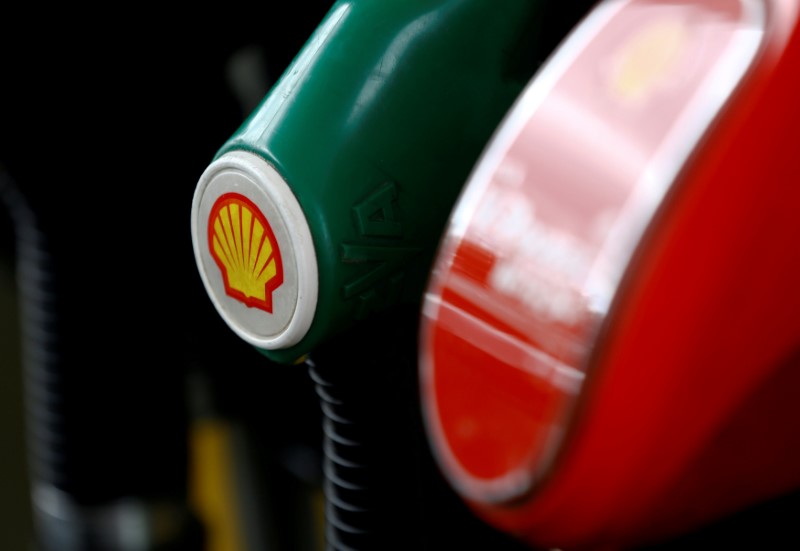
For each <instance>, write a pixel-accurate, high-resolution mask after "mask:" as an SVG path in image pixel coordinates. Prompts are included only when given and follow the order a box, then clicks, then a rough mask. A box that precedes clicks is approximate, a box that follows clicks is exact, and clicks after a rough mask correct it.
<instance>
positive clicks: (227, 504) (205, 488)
mask: <svg viewBox="0 0 800 551" xmlns="http://www.w3.org/2000/svg"><path fill="white" fill-rule="evenodd" d="M191 450H192V456H191V466H192V469H191V479H190V484H191V488H190V492H191V496H190V497H191V500H192V505H193V506H194V507H195V510H196V511H197V514H198V515H199V516H200V519H201V521H202V522H203V524H204V525H205V529H206V540H207V541H206V550H207V551H245V546H244V543H243V541H242V539H243V538H242V533H243V532H242V527H241V525H240V522H239V519H240V518H241V516H240V511H239V510H238V507H237V500H236V496H235V490H234V489H235V487H236V486H235V483H234V479H233V468H232V467H233V463H234V462H233V457H232V453H233V452H232V446H231V430H230V426H229V425H228V424H227V423H226V422H225V421H222V420H219V419H197V420H195V422H194V423H193V427H192V429H191Z"/></svg>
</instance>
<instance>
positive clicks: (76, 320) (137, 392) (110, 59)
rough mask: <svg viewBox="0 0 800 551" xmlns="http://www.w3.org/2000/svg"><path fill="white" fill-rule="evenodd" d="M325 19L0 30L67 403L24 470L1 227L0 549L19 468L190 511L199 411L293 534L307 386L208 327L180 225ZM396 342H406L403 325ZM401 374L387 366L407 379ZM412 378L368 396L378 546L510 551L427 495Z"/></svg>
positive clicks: (782, 509)
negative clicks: (49, 453)
mask: <svg viewBox="0 0 800 551" xmlns="http://www.w3.org/2000/svg"><path fill="white" fill-rule="evenodd" d="M330 5H331V2H324V1H318V0H314V1H304V2H294V3H293V2H281V3H272V2H260V3H252V4H238V5H235V6H230V7H226V8H224V9H213V10H207V9H202V10H193V11H192V12H191V13H185V14H182V15H180V16H171V17H167V16H166V15H165V14H164V13H162V12H161V11H159V10H145V9H144V8H141V7H133V6H120V7H119V9H118V11H116V12H115V13H114V14H113V15H112V14H111V13H105V12H102V11H101V12H89V11H86V12H84V13H81V12H79V11H74V10H69V11H65V12H63V13H55V12H52V11H48V13H47V14H46V15H47V17H42V16H43V15H44V14H43V13H24V12H18V13H15V14H14V15H13V16H11V15H10V14H4V16H3V17H0V22H1V23H0V27H2V28H0V31H2V32H0V35H2V39H1V40H2V44H0V71H2V81H0V87H1V89H2V96H0V99H1V100H2V101H0V170H2V173H3V174H4V177H5V178H7V180H8V181H9V182H13V185H14V186H15V189H17V190H18V191H19V192H20V193H21V196H22V197H23V198H24V201H25V203H26V204H27V205H28V207H29V208H30V210H31V212H32V213H33V214H34V215H35V219H36V224H37V228H38V231H39V235H40V236H41V237H42V238H43V239H44V240H45V241H46V243H45V247H46V251H47V253H48V262H47V270H48V274H50V277H51V279H50V280H48V281H49V282H50V287H49V293H50V294H49V295H48V296H47V297H46V298H47V301H48V302H47V303H48V304H49V305H50V306H51V307H52V311H53V312H52V313H53V318H52V320H51V323H50V325H49V326H48V331H49V332H50V333H49V335H50V337H49V339H50V340H48V341H47V342H48V343H50V345H52V350H51V351H52V352H53V353H54V354H56V355H57V360H54V361H55V363H56V365H55V367H54V368H53V369H55V370H60V371H59V374H60V375H59V377H60V378H59V379H58V380H57V381H55V382H53V381H50V382H49V383H48V384H47V385H45V386H46V389H45V390H46V391H47V392H50V393H52V395H53V396H58V395H59V394H58V393H60V392H63V393H64V394H68V395H70V396H80V397H81V398H80V399H72V400H71V401H70V400H66V402H57V403H56V402H47V404H45V406H47V407H49V406H53V407H55V408H56V409H58V408H61V409H60V410H59V411H63V412H65V413H66V421H65V422H64V424H63V425H64V426H61V425H59V426H58V427H55V428H53V427H51V428H52V430H53V431H55V432H58V431H62V430H63V434H65V435H67V436H68V438H65V440H66V441H67V442H68V444H67V445H65V446H62V448H59V453H60V454H63V458H64V459H63V461H61V462H58V461H56V462H55V463H54V464H51V463H52V461H50V459H47V458H45V459H41V458H34V459H33V460H31V462H30V463H29V459H28V457H27V452H26V450H27V446H28V442H27V441H26V435H25V432H24V430H25V429H24V421H25V415H26V409H25V407H26V404H25V402H24V400H25V394H24V392H23V391H24V390H25V384H24V381H25V379H24V373H23V371H22V367H21V365H22V362H21V329H20V324H19V314H20V304H21V303H20V294H19V292H18V289H17V287H16V284H17V281H15V274H16V272H15V269H16V258H17V257H16V253H17V252H18V251H17V242H16V241H15V239H14V231H13V229H14V225H13V223H12V219H14V218H15V217H16V218H17V219H19V218H21V213H20V212H13V209H12V212H9V211H8V209H0V549H3V550H16V549H26V548H28V545H29V543H30V542H31V540H32V534H33V528H32V524H31V520H30V500H29V494H28V492H29V477H30V476H31V472H30V469H31V465H33V466H34V467H33V469H39V470H40V471H41V473H42V474H41V476H44V477H49V478H48V480H51V481H55V482H57V484H58V485H59V486H60V487H62V488H63V489H65V490H67V491H71V492H73V493H74V494H75V495H76V496H79V499H80V501H81V502H82V503H85V504H87V505H91V504H99V503H103V502H104V501H105V500H108V499H112V498H114V497H116V496H119V495H124V494H125V493H126V492H128V493H130V492H136V493H141V494H142V495H146V496H160V495H164V494H168V495H183V494H185V493H186V491H187V490H186V478H187V477H186V469H187V467H186V465H187V462H188V454H189V452H188V449H187V442H186V437H185V432H186V428H187V425H188V423H189V421H190V420H191V419H192V418H193V416H194V415H197V414H198V411H201V412H202V411H208V410H211V411H212V412H213V413H214V414H215V415H219V416H221V417H223V418H226V419H233V420H235V421H236V422H237V423H238V424H239V425H240V426H242V427H244V430H245V432H246V434H247V435H248V442H249V445H250V446H251V447H252V448H253V451H252V452H251V453H252V454H253V456H254V457H255V458H256V462H257V464H259V465H262V466H263V469H261V470H262V471H263V473H269V474H274V475H275V476H274V477H270V476H266V475H264V476H263V478H265V479H267V478H268V479H269V480H271V481H272V482H269V483H267V482H264V481H263V480H261V481H254V482H253V484H252V489H253V491H254V492H256V493H259V492H260V493H264V492H266V491H267V489H268V488H269V491H272V492H273V493H274V495H276V496H278V497H277V498H276V499H278V500H285V501H284V502H281V503H278V504H277V505H276V504H273V506H272V508H271V509H270V508H269V507H266V508H265V509H264V510H265V511H266V510H268V509H269V513H267V512H264V513H263V514H265V515H266V514H269V515H273V516H271V517H270V518H269V519H263V518H262V519H261V522H262V523H263V524H264V525H270V524H271V523H277V524H280V523H281V522H290V521H291V519H292V518H295V520H297V518H299V517H300V516H301V514H304V513H300V512H298V511H300V509H299V508H298V507H299V506H295V505H291V503H290V502H292V499H294V497H293V496H295V495H296V494H299V493H301V490H302V489H303V488H307V487H314V486H315V485H317V484H318V483H319V472H318V461H319V457H318V452H317V450H316V449H317V446H318V443H319V441H320V431H319V409H318V402H317V398H316V396H315V394H314V389H313V385H312V384H311V381H310V380H309V379H308V377H307V373H306V372H305V370H304V369H303V368H302V367H298V368H296V369H292V368H286V367H280V366H274V365H271V364H269V363H268V362H267V361H266V359H265V358H264V357H262V356H261V355H259V354H258V353H256V352H255V351H254V350H252V349H250V348H249V347H247V346H245V345H244V344H243V343H242V342H240V341H239V340H238V339H236V338H235V337H234V336H233V335H232V334H231V332H230V331H229V330H228V329H227V327H225V326H224V324H223V323H222V321H221V320H220V319H219V318H218V316H217V315H216V313H215V312H214V311H213V309H212V307H211V304H210V302H209V301H208V300H207V297H206V295H205V292H204V290H203V288H202V285H201V282H200V279H199V277H198V274H197V271H196V267H195V264H194V258H193V255H192V250H191V237H190V232H189V212H190V206H191V199H192V193H193V191H194V187H195V185H196V182H197V179H198V177H199V175H200V174H201V172H202V171H203V169H204V168H205V166H206V165H207V164H208V162H209V160H210V159H211V157H212V156H213V154H214V153H215V151H216V148H217V147H219V146H220V145H221V144H222V143H223V141H224V140H226V139H227V138H228V136H229V135H230V134H232V133H233V132H234V131H235V129H236V128H237V127H238V125H239V123H240V122H241V121H242V119H243V118H244V116H245V115H246V114H247V113H248V112H249V111H250V110H251V109H252V108H253V107H255V104H256V102H257V101H258V100H260V99H261V97H262V96H263V94H264V93H266V91H267V90H268V89H269V86H270V85H271V83H272V82H274V80H275V79H276V78H277V77H278V76H279V75H280V74H281V72H282V71H283V69H284V68H285V67H286V65H287V64H288V63H289V62H290V61H291V59H292V58H293V56H294V54H295V53H296V52H297V51H298V50H299V49H300V48H301V47H302V44H303V43H304V42H305V40H306V38H308V36H309V35H310V34H311V32H312V31H313V29H314V28H315V27H316V25H317V24H318V23H319V21H320V20H321V19H322V16H323V15H324V14H325V13H326V12H327V9H328V8H329V7H330ZM41 11H42V12H44V11H45V10H44V9H42V10H41ZM412 317H413V316H412ZM409 319H410V318H409ZM405 331H406V332H407V333H408V334H411V333H413V320H412V321H411V322H410V325H408V326H407V327H406V329H405ZM408 334H407V335H406V337H408ZM345 344H346V343H343V344H342V347H343V348H342V349H339V350H329V351H328V352H327V354H328V356H329V357H333V358H339V359H338V360H336V359H331V360H330V361H331V363H333V362H336V361H341V358H342V357H343V356H342V354H341V352H342V350H344V349H345V348H344V347H345ZM412 352H413V351H408V350H406V351H405V352H404V351H399V352H398V353H397V354H395V355H394V356H393V358H394V359H392V360H389V359H387V360H386V361H385V363H391V362H399V363H401V364H402V363H403V362H406V363H407V362H409V361H412V360H413V353H412ZM376 354H377V355H379V354H380V351H378V352H377V353H376ZM324 357H325V354H323V358H324ZM345 357H346V356H345ZM406 367H407V368H408V369H407V371H406V372H405V375H403V376H400V377H398V378H397V379H396V380H393V381H389V383H391V384H396V385H397V386H396V388H395V389H394V390H393V391H391V392H386V390H387V389H380V391H381V392H385V394H383V396H385V397H386V402H387V403H388V404H390V405H392V404H393V405H396V406H397V405H399V406H400V407H401V408H402V411H403V412H402V413H401V414H399V415H398V418H397V419H394V420H393V419H391V418H388V419H386V421H385V428H386V431H387V434H388V435H389V436H387V434H384V435H383V437H382V438H383V440H381V442H382V446H383V447H382V450H385V451H386V456H385V457H384V459H386V463H385V464H386V465H387V467H386V468H387V472H392V471H391V470H392V469H395V471H393V472H395V473H401V474H396V476H391V475H389V474H385V475H384V479H382V480H381V487H382V488H383V489H385V490H386V492H387V494H389V495H386V496H384V498H383V501H385V503H383V505H384V506H385V507H386V510H390V511H392V513H393V514H394V519H396V521H392V522H388V523H387V524H386V525H385V526H384V529H385V533H386V534H387V536H388V535H389V534H391V535H392V537H394V538H395V539H396V540H397V541H398V542H402V543H404V544H409V543H413V544H415V545H416V548H423V547H425V546H428V548H431V549H444V548H457V547H462V548H474V547H472V546H471V545H470V544H477V543H479V542H484V543H485V545H486V546H487V547H491V548H494V549H509V550H511V549H521V548H522V547H521V546H519V545H517V544H515V543H514V542H512V541H511V540H510V539H508V538H506V537H505V536H503V535H501V534H496V533H494V532H493V531H492V530H491V529H489V528H488V527H485V526H483V525H482V524H481V523H480V522H478V521H477V520H475V519H474V518H473V517H472V516H471V515H470V514H469V513H468V512H467V511H466V510H465V509H464V507H463V505H462V504H461V503H460V501H459V500H457V499H456V498H455V496H454V495H453V494H452V493H451V492H450V491H449V489H447V488H446V486H445V485H444V483H443V481H442V480H441V478H440V477H439V476H438V472H437V471H435V469H434V468H433V466H432V462H431V459H430V457H429V456H428V451H427V448H426V447H425V442H424V439H423V437H422V434H421V432H420V431H419V428H420V427H419V426H418V425H417V424H416V423H417V422H418V419H417V418H416V416H415V413H414V412H413V410H414V408H415V407H416V404H415V402H414V399H415V398H414V397H413V396H412V394H413V388H414V384H415V381H414V377H413V373H414V372H413V368H411V367H409V366H408V365H406ZM198 389H200V390H198ZM48 396H49V395H48ZM198 396H200V398H198ZM404 399H408V400H407V401H403V400H404ZM47 400H56V398H54V397H50V398H47ZM198 401H199V402H202V403H200V405H198ZM28 407H30V406H29V405H28ZM408 419H412V420H413V422H412V423H410V424H409V423H406V421H408ZM59 434H61V433H59ZM392 435H393V436H392ZM393 438H394V440H393ZM403 446H405V448H403ZM393 449H395V450H396V451H395V452H391V451H390V450H393ZM409 449H411V450H412V451H410V452H409ZM76 453H77V455H76ZM409 457H411V458H412V459H413V464H409V463H408V458H409ZM258 462H260V463H258ZM256 470H258V469H256ZM36 472H39V471H36ZM402 473H405V474H402ZM276 481H277V482H276ZM423 483H424V485H425V488H424V491H423V489H422V488H420V487H418V486H419V485H420V484H423ZM415 485H416V486H415ZM280 511H283V513H281V512H280ZM796 511H797V498H795V497H793V496H788V497H787V498H784V499H782V500H776V501H775V502H774V503H769V504H765V505H763V506H759V507H756V508H754V509H753V510H751V511H747V512H745V513H743V514H742V515H738V516H736V517H733V518H731V519H726V520H725V521H724V522H722V523H720V524H718V525H714V526H709V527H708V528H707V529H705V530H703V531H702V532H699V533H696V534H690V535H688V536H686V537H685V538H681V539H680V540H678V541H675V542H666V543H665V544H664V546H660V547H659V549H660V550H662V551H663V550H666V549H689V548H692V549H695V548H696V549H701V548H703V549H705V548H707V546H708V545H711V544H713V546H714V547H733V546H737V547H738V546H741V544H742V543H745V544H748V545H750V546H752V547H756V548H762V547H767V546H768V545H777V546H778V548H786V546H787V545H788V544H789V543H793V544H794V545H795V546H798V545H799V544H800V538H799V537H798V534H797V533H796V530H795V529H794V526H793V525H794V523H793V520H794V518H795V512H796ZM292 515H295V516H294V517H293V516H292ZM276 519H277V520H276ZM282 530H283V531H282V533H281V534H280V535H279V536H274V537H275V538H276V539H275V541H276V542H278V544H279V545H285V547H281V548H286V549H295V548H299V547H294V546H293V545H292V544H291V543H289V542H291V541H292V538H296V537H299V536H298V530H302V527H300V528H298V527H292V528H285V529H282ZM409 548H410V547H409Z"/></svg>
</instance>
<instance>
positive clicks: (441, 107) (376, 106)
mask: <svg viewBox="0 0 800 551" xmlns="http://www.w3.org/2000/svg"><path fill="white" fill-rule="evenodd" d="M545 3H546V2H545V1H544V0H438V1H433V0H380V1H375V0H362V1H359V0H348V1H339V2H337V3H335V4H334V5H333V6H332V9H331V10H330V11H329V13H328V15H327V16H326V17H325V19H324V20H323V21H322V23H321V24H320V25H319V26H318V27H317V29H316V31H315V32H314V34H313V35H312V36H311V38H310V39H309V40H308V42H307V43H306V44H305V46H304V47H303V49H302V50H301V51H300V52H299V54H298V55H297V57H296V58H295V59H294V61H293V62H292V64H291V65H290V66H289V67H288V69H287V70H286V71H285V72H284V74H283V75H282V76H281V78H280V80H279V81H278V82H276V84H275V85H274V86H273V88H272V89H271V90H270V92H269V93H268V94H267V95H266V97H265V98H264V100H263V101H262V102H261V104H260V105H259V106H258V107H257V108H256V109H255V110H254V111H253V113H251V114H250V116H249V117H248V118H247V119H246V120H245V121H244V123H243V124H242V126H241V127H240V128H239V129H238V130H237V131H236V132H235V133H234V134H233V136H231V137H230V139H229V140H228V141H227V142H226V143H225V144H224V145H223V146H222V147H221V148H220V149H219V151H218V152H217V155H216V157H215V158H218V157H219V156H220V155H222V154H224V153H226V152H229V151H232V150H246V151H249V152H252V153H255V154H257V155H259V156H261V157H263V158H264V159H266V160H267V161H268V162H269V163H271V164H273V165H274V166H275V167H276V168H277V170H278V172H280V173H281V175H282V176H283V178H284V179H285V180H286V182H287V183H288V184H289V186H290V187H291V189H292V191H293V192H294V193H295V195H296V197H297V199H298V201H299V203H300V205H301V207H302V209H303V211H304V213H305V215H306V218H307V220H308V224H309V226H310V229H311V232H312V237H313V240H314V246H315V249H316V255H317V261H318V267H319V295H318V305H317V310H316V313H315V315H314V320H313V322H312V325H311V327H310V329H309V331H308V333H307V334H306V336H305V337H304V338H303V340H302V341H301V342H300V343H298V344H296V345H294V346H292V347H291V348H288V349H284V350H261V351H262V353H264V354H265V355H266V356H267V357H269V358H270V359H272V360H274V361H276V362H279V363H291V362H294V361H296V360H297V359H298V358H300V357H302V356H303V355H304V354H306V353H307V352H309V351H311V350H312V349H313V348H314V347H315V346H317V345H318V344H319V343H321V342H322V341H324V340H325V339H330V338H334V337H335V335H336V334H337V333H338V332H339V331H342V330H345V329H347V328H349V327H351V326H352V325H353V324H354V322H356V321H357V320H359V319H364V318H367V317H368V316H369V315H370V313H371V312H373V311H377V310H382V309H384V308H387V307H390V306H392V305H393V304H396V303H399V302H409V301H410V302H415V303H418V304H421V298H422V293H423V291H424V286H425V284H426V282H427V278H428V271H429V269H430V266H431V264H432V261H433V258H434V254H435V252H436V248H437V246H438V244H439V239H440V237H441V234H442V231H443V230H444V227H445V224H446V221H447V218H448V216H449V214H450V211H451V208H452V206H453V205H454V203H455V201H456V199H457V196H458V194H459V193H460V191H461V188H462V186H463V185H464V184H465V182H466V180H467V178H468V176H469V173H470V171H471V170H472V168H473V166H474V165H475V163H476V161H477V159H478V156H479V155H480V153H481V152H482V150H483V148H484V147H485V145H486V144H487V142H488V141H489V139H490V138H491V136H492V134H493V132H494V131H495V129H496V128H497V126H498V125H499V123H500V122H501V120H502V117H503V116H504V115H505V113H506V112H507V111H508V109H509V108H510V107H511V104H512V103H513V101H514V100H515V99H516V98H517V96H518V95H519V93H520V92H521V91H522V88H523V87H524V86H525V85H526V84H527V82H528V81H529V80H530V78H531V77H532V76H533V74H534V72H535V70H536V69H537V67H538V64H539V63H540V62H541V56H540V52H537V51H536V48H535V46H536V41H535V40H534V41H532V40H531V37H532V36H533V37H535V36H536V35H537V33H538V32H539V27H540V25H541V18H542V12H543V9H542V7H543V5H544V4H545Z"/></svg>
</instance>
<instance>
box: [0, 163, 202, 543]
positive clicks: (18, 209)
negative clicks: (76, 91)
mask: <svg viewBox="0 0 800 551" xmlns="http://www.w3.org/2000/svg"><path fill="white" fill-rule="evenodd" d="M0 204H4V205H5V207H6V208H7V209H8V212H9V214H10V216H11V221H12V225H13V230H14V234H15V239H16V241H15V254H16V281H17V288H18V292H19V305H20V314H21V319H20V324H21V327H20V329H21V334H22V342H21V350H22V368H23V387H24V391H25V395H24V402H25V408H26V409H25V422H26V426H25V430H26V459H27V463H28V471H29V479H30V480H29V482H30V490H31V497H32V504H33V510H32V516H33V523H34V530H35V533H34V539H35V547H36V549H38V550H40V551H94V550H103V551H133V550H136V551H144V550H158V551H167V550H169V551H173V550H174V551H178V550H181V551H183V550H187V551H188V550H196V549H199V548H200V544H201V543H200V542H201V539H202V536H201V527H200V525H199V523H198V521H197V518H196V517H195V516H194V514H193V513H192V512H191V511H190V509H189V507H188V504H187V502H186V496H185V485H186V481H185V480H183V479H182V475H183V473H184V472H185V468H186V467H185V465H184V464H185V458H184V457H183V456H182V455H176V454H172V453H165V454H164V455H159V453H163V452H161V450H167V449H168V450H169V452H171V451H172V448H169V447H168V446H166V445H165V446H162V445H160V443H161V442H162V441H163V442H167V441H168V439H169V438H173V439H174V438H175V437H176V436H177V437H179V438H180V437H182V438H186V437H187V434H186V427H185V426H184V425H182V424H180V423H181V421H182V420H183V416H184V414H183V413H182V412H181V411H182V409H183V408H182V407H178V408H175V410H174V411H175V412H178V413H177V414H176V413H175V412H172V411H170V412H167V411H165V410H161V409H159V408H158V407H155V406H152V405H151V406H150V407H149V409H148V408H147V406H145V407H140V408H137V407H135V406H136V404H137V403H145V404H146V403H147V399H148V396H147V395H145V394H144V392H142V389H146V388H147V387H146V385H152V384H153V383H154V382H153V381H151V380H146V378H147V375H146V371H145V370H142V371H140V372H135V371H134V372H133V373H138V374H137V375H135V376H128V377H126V376H125V375H124V374H122V373H121V372H118V373H119V374H118V375H117V380H118V383H117V384H115V385H110V384H105V383H106V382H107V381H108V380H109V378H107V376H106V377H103V372H108V371H109V369H110V368H109V365H108V361H109V360H110V359H111V356H106V355H102V354H99V353H98V354H97V357H95V358H89V357H87V356H85V355H83V356H82V355H81V354H80V353H79V354H77V355H75V350H76V349H75V348H74V347H72V348H71V347H70V346H68V344H67V342H65V341H67V340H69V339H65V338H64V337H63V336H64V335H65V334H67V335H71V336H74V335H75V334H76V333H78V332H79V331H80V328H75V327H68V325H69V324H67V323H66V322H65V321H64V319H62V314H61V313H62V311H63V310H64V306H63V299H62V298H61V297H62V296H63V295H64V278H62V277H60V276H59V274H61V271H59V270H58V269H57V266H56V261H55V258H56V254H55V253H54V251H53V248H52V246H51V243H50V240H49V239H48V236H49V234H48V233H47V232H46V231H44V230H43V229H42V226H41V221H40V220H39V217H38V216H37V215H36V213H35V211H34V209H33V208H31V206H30V203H29V202H28V200H27V198H26V196H25V195H24V194H23V193H22V191H21V190H20V188H19V187H17V185H16V184H15V182H14V181H13V179H12V178H11V176H10V175H9V174H8V173H7V172H6V171H5V170H4V169H3V167H0ZM79 296H80V295H79ZM72 298H73V299H74V297H72ZM86 325H87V326H88V328H86V329H84V331H86V332H90V331H91V328H92V320H89V322H88V323H87V324H86ZM77 350H78V351H83V348H82V347H78V348H77ZM98 350H101V349H99V348H98ZM76 357H82V358H83V359H84V360H85V361H83V362H75V361H74V359H75V358H76ZM104 359H105V361H103V360H104ZM117 367H119V366H117ZM126 371H127V372H128V373H130V372H131V371H130V370H126ZM131 382H138V384H130V383H131ZM164 387H165V388H164V390H163V391H159V392H162V393H163V394H166V393H167V392H170V391H171V390H172V387H170V386H168V385H164ZM153 396H154V397H156V398H157V397H159V396H160V394H158V393H153ZM166 398H168V396H166ZM180 398H181V396H180V395H179V396H174V395H173V396H172V399H173V400H178V401H180ZM150 402H154V400H152V399H151V400H150ZM156 403H158V402H157V401H156ZM147 412H149V413H147ZM159 417H160V418H162V419H163V423H162V425H160V426H161V427H162V428H160V429H156V428H155V427H156V426H159V425H156V424H154V423H151V422H148V421H149V420H150V419H151V418H154V419H156V420H157V419H158V418H159ZM137 426H138V431H137V430H135V429H136V428H137ZM173 447H174V448H177V449H179V450H183V449H184V448H185V444H178V445H176V446H173ZM148 457H151V458H152V460H151V461H153V462H154V464H157V463H158V462H159V459H160V462H161V464H162V465H164V467H163V468H162V469H160V470H157V469H147V468H145V467H143V463H144V461H143V458H148ZM139 481H144V482H145V484H140V483H139Z"/></svg>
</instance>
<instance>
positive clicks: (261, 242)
mask: <svg viewBox="0 0 800 551" xmlns="http://www.w3.org/2000/svg"><path fill="white" fill-rule="evenodd" d="M208 247H209V250H210V252H211V256H212V257H213V258H214V261H215V262H216V263H217V266H219V269H220V270H221V271H222V279H223V281H224V283H225V293H226V294H227V295H228V296H230V297H231V298H234V299H236V300H238V301H240V302H243V303H244V304H246V305H247V306H248V307H252V308H259V309H261V310H264V311H266V312H269V313H270V314H271V313H272V306H273V305H272V293H273V291H275V289H277V288H278V287H280V286H281V284H282V283H283V265H282V263H281V252H280V248H279V247H278V241H277V240H276V239H275V234H274V233H273V232H272V228H271V227H270V225H269V222H268V221H267V218H266V216H264V214H263V213H262V212H261V211H260V210H259V208H258V207H257V206H256V205H255V203H253V202H252V201H251V200H250V199H248V198H247V197H245V196H244V195H240V194H238V193H225V194H223V195H221V196H220V197H219V198H218V199H217V201H216V202H215V203H214V206H213V208H212V209H211V213H210V214H209V217H208Z"/></svg>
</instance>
